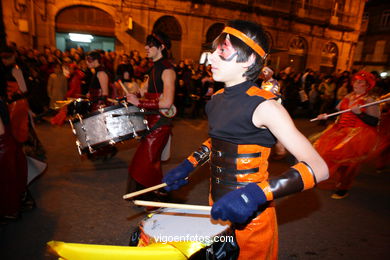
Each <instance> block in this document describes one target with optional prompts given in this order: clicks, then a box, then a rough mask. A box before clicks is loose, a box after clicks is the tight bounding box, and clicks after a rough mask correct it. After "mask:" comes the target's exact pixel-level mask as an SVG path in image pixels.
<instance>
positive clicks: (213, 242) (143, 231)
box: [130, 208, 239, 260]
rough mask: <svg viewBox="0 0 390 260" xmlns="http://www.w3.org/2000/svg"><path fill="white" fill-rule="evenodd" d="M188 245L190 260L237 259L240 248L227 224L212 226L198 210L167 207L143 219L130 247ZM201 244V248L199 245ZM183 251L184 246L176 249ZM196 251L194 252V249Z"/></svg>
mask: <svg viewBox="0 0 390 260" xmlns="http://www.w3.org/2000/svg"><path fill="white" fill-rule="evenodd" d="M177 242H179V244H180V243H181V242H188V246H187V248H188V250H187V251H186V252H185V253H184V252H183V253H184V254H185V255H188V251H190V252H191V257H190V258H189V259H192V260H193V259H221V260H222V259H225V260H233V259H237V257H238V253H239V248H238V245H237V242H236V239H235V236H234V232H233V231H232V230H231V229H230V227H229V225H228V224H226V223H216V222H215V223H213V222H212V219H211V216H210V214H208V213H205V212H204V211H199V210H188V209H171V208H166V209H162V210H159V211H156V212H155V213H152V214H150V215H149V216H148V217H147V218H146V219H144V220H143V221H142V222H141V224H140V226H139V228H138V231H136V232H135V233H134V234H133V235H132V237H131V241H130V245H137V246H141V247H143V246H148V245H150V244H154V243H168V244H173V245H175V243H177ZM199 245H200V246H199ZM176 248H178V249H179V250H180V248H185V247H184V246H183V245H182V246H180V248H179V246H177V247H176ZM194 249H195V250H194Z"/></svg>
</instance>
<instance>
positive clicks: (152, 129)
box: [142, 113, 172, 137]
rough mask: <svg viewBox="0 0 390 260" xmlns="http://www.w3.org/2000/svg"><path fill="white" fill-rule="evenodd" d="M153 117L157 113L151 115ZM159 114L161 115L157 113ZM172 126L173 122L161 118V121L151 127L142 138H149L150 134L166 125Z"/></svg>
mask: <svg viewBox="0 0 390 260" xmlns="http://www.w3.org/2000/svg"><path fill="white" fill-rule="evenodd" d="M150 114H151V115H155V114H156V113H150ZM157 114H159V113H157ZM170 124H172V122H171V120H170V119H169V118H167V117H164V116H162V117H160V119H159V120H158V121H157V122H156V123H155V124H154V125H153V126H152V127H151V128H149V130H147V131H145V132H144V133H143V134H142V137H145V136H147V135H148V134H150V133H151V132H153V131H154V130H156V129H158V128H160V127H162V126H164V125H170Z"/></svg>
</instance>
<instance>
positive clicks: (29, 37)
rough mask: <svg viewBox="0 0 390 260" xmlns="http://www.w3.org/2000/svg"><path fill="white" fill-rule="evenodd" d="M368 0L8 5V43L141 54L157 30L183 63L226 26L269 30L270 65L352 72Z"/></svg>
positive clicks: (98, 0) (33, 0)
mask: <svg viewBox="0 0 390 260" xmlns="http://www.w3.org/2000/svg"><path fill="white" fill-rule="evenodd" d="M365 2H366V0H190V1H185V0H165V1H163V0H88V1H82V0H2V7H3V19H4V24H5V33H6V35H7V41H13V42H16V43H17V45H18V46H25V47H34V48H37V49H42V48H43V46H56V33H60V32H62V33H68V32H75V33H89V34H93V35H100V36H108V37H111V38H114V39H115V50H124V51H126V52H128V51H130V50H134V49H136V50H139V51H141V53H142V50H143V48H144V40H145V37H146V35H147V34H149V33H150V32H151V31H152V30H153V29H154V28H158V29H160V30H163V31H165V32H166V33H167V34H168V35H169V36H170V37H171V38H172V39H173V47H172V53H173V57H174V58H175V59H176V60H179V59H184V58H189V59H193V60H195V61H197V60H199V56H200V54H201V53H202V52H203V51H205V50H207V49H208V48H210V45H211V44H210V43H211V42H212V39H213V38H214V37H215V36H216V35H218V34H219V33H220V31H221V30H222V28H223V24H224V22H226V21H227V20H230V19H245V20H252V21H255V22H258V23H260V24H262V25H263V27H264V28H265V30H266V31H267V33H268V36H269V39H270V41H271V42H272V47H273V50H272V53H271V56H270V57H271V58H270V64H271V66H273V67H274V68H275V69H277V70H280V69H283V68H285V67H287V66H291V67H293V68H295V69H296V70H303V69H304V68H308V67H310V68H312V69H314V70H321V71H324V72H332V71H334V70H336V69H338V70H346V69H350V68H351V66H352V63H353V61H352V59H351V57H353V55H354V50H355V47H356V44H357V42H358V37H359V32H360V26H361V19H362V14H363V9H364V5H365Z"/></svg>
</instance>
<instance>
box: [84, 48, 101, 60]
mask: <svg viewBox="0 0 390 260" xmlns="http://www.w3.org/2000/svg"><path fill="white" fill-rule="evenodd" d="M87 57H91V58H92V59H93V60H98V61H99V62H100V60H101V59H102V56H101V54H100V52H99V51H97V50H94V51H91V52H89V53H88V54H87Z"/></svg>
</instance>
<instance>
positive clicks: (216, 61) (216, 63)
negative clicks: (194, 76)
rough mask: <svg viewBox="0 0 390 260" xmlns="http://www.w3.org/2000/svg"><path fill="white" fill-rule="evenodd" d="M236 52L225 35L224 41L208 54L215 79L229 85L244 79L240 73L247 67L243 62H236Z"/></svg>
mask: <svg viewBox="0 0 390 260" xmlns="http://www.w3.org/2000/svg"><path fill="white" fill-rule="evenodd" d="M237 54H238V53H237V50H236V49H234V47H233V46H232V44H231V42H230V38H229V35H227V37H226V39H225V41H224V42H223V43H222V44H220V45H218V46H217V48H216V49H215V50H214V52H213V53H212V54H211V55H210V56H209V61H210V63H211V71H212V72H213V79H214V80H215V81H220V82H224V83H225V84H226V86H228V87H229V86H233V85H236V84H238V83H241V82H243V81H245V80H246V79H245V78H244V77H243V76H242V75H243V74H244V73H245V71H246V69H247V68H245V67H244V63H237Z"/></svg>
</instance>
